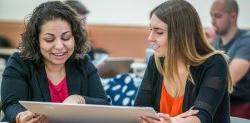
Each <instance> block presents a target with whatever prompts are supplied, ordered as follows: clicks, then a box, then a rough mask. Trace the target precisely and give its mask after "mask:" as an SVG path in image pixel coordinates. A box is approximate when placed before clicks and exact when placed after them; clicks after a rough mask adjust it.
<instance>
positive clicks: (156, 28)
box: [152, 27, 167, 31]
mask: <svg viewBox="0 0 250 123" xmlns="http://www.w3.org/2000/svg"><path fill="white" fill-rule="evenodd" d="M152 29H154V30H162V31H167V30H166V29H162V28H159V27H153V28H152Z"/></svg>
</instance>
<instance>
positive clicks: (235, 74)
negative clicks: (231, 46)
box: [229, 58, 250, 86]
mask: <svg viewBox="0 0 250 123" xmlns="http://www.w3.org/2000/svg"><path fill="white" fill-rule="evenodd" d="M249 68H250V62H249V61H247V60H245V59H239V58H236V59H233V60H232V61H231V63H230V65H229V70H230V74H231V77H232V81H233V86H235V85H236V84H237V83H238V82H239V81H240V80H241V79H242V78H243V77H244V75H246V73H247V72H248V71H249Z"/></svg>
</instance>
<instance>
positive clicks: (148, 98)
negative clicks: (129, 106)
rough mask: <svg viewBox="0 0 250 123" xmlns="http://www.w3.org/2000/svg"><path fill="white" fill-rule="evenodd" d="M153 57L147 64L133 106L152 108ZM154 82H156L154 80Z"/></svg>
mask: <svg viewBox="0 0 250 123" xmlns="http://www.w3.org/2000/svg"><path fill="white" fill-rule="evenodd" d="M154 67H155V66H154V57H153V56H151V57H150V59H149V62H148V66H147V69H146V71H145V74H144V77H143V80H142V83H141V85H140V88H139V90H138V92H137V96H136V99H135V106H149V107H153V102H152V101H153V99H154V98H153V90H152V88H153V79H152V76H153V75H152V74H153V71H154V70H156V69H154ZM154 81H156V80H154Z"/></svg>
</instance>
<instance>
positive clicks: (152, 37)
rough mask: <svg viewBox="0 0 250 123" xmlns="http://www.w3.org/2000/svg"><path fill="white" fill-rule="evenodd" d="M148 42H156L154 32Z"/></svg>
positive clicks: (151, 32)
mask: <svg viewBox="0 0 250 123" xmlns="http://www.w3.org/2000/svg"><path fill="white" fill-rule="evenodd" d="M148 41H150V42H155V38H154V33H153V31H150V33H149V36H148Z"/></svg>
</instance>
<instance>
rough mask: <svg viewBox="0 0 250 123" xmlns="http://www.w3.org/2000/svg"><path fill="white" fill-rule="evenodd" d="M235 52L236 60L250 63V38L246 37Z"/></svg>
mask: <svg viewBox="0 0 250 123" xmlns="http://www.w3.org/2000/svg"><path fill="white" fill-rule="evenodd" d="M235 52H236V53H235V58H239V59H244V60H247V61H250V36H245V37H243V38H242V39H241V40H240V41H239V44H238V45H237V49H235Z"/></svg>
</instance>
